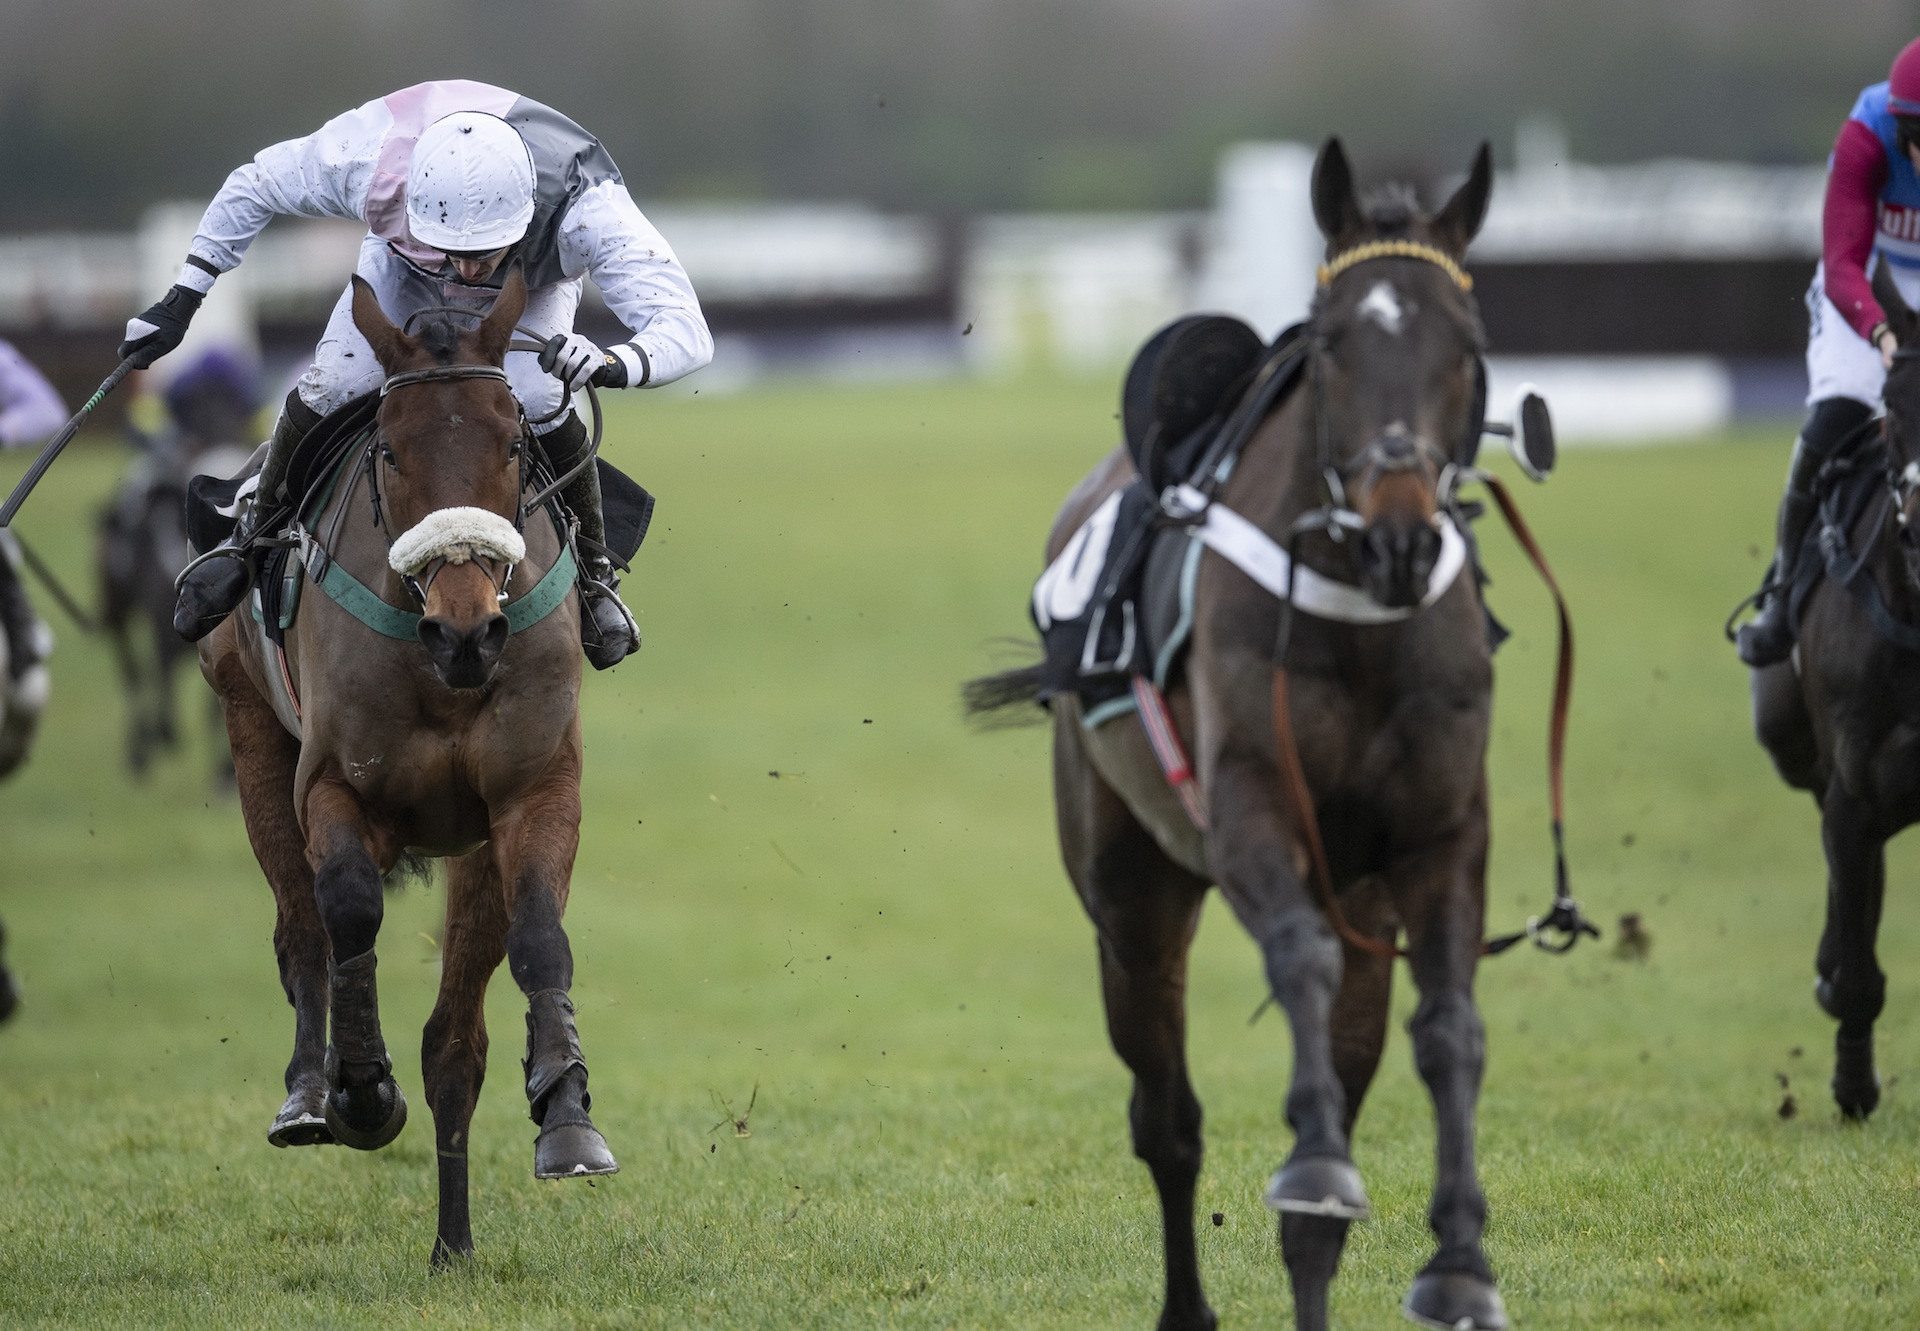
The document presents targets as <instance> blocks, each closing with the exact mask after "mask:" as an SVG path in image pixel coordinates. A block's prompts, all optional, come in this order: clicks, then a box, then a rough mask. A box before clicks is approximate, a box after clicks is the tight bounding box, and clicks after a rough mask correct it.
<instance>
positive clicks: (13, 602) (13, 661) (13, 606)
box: [0, 535, 53, 701]
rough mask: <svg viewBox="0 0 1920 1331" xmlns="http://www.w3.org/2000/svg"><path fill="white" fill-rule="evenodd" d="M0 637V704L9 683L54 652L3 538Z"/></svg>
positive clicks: (49, 633)
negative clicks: (3, 665) (1, 661)
mask: <svg viewBox="0 0 1920 1331" xmlns="http://www.w3.org/2000/svg"><path fill="white" fill-rule="evenodd" d="M0 637H4V638H5V640H6V648H7V670H6V675H4V676H0V701H4V700H5V698H6V693H7V683H8V679H9V678H11V679H20V678H22V677H23V676H24V675H25V674H26V673H27V671H29V670H31V669H32V668H33V667H34V666H36V665H38V664H40V662H42V661H44V660H46V659H47V654H48V653H49V652H51V651H52V650H53V630H51V629H49V628H48V627H47V626H46V623H45V622H44V621H42V620H41V618H40V616H38V615H36V614H35V613H34V612H33V602H32V601H30V600H28V599H27V586H26V583H25V582H23V581H22V580H21V577H20V560H19V558H18V556H17V555H16V554H15V552H14V549H13V547H12V545H11V537H10V536H6V535H0Z"/></svg>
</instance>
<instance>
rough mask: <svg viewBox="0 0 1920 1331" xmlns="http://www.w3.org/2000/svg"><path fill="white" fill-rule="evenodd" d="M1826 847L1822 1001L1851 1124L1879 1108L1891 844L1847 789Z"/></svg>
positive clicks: (1835, 807)
mask: <svg viewBox="0 0 1920 1331" xmlns="http://www.w3.org/2000/svg"><path fill="white" fill-rule="evenodd" d="M1821 815H1822V816H1821V820H1820V839H1821V841H1822V842H1823V843H1824V844H1825V846H1826V852H1827V872H1828V876H1827V925H1826V929H1825V930H1824V931H1823V932H1822V934H1821V936H1820V952H1819V956H1818V959H1817V961H1816V966H1817V968H1818V970H1819V973H1820V980H1819V983H1818V984H1817V985H1816V986H1815V990H1814V992H1815V994H1816V995H1817V996H1818V998H1819V1000H1820V1006H1821V1007H1822V1008H1824V1009H1825V1010H1826V1012H1827V1015H1828V1016H1830V1017H1833V1018H1835V1019H1836V1020H1838V1021H1839V1023H1840V1029H1839V1031H1838V1032H1837V1033H1836V1034H1835V1036H1834V1066H1833V1098H1834V1100H1835V1102H1836V1103H1838V1104H1839V1106H1840V1112H1841V1113H1842V1114H1845V1115H1846V1116H1847V1117H1848V1118H1850V1119H1864V1118H1866V1117H1867V1116H1868V1115H1869V1114H1871V1113H1872V1112H1873V1111H1874V1107H1875V1106H1877V1105H1878V1104H1879V1103H1880V1078H1879V1076H1878V1074H1876V1073H1875V1071H1874V1067H1873V1023H1874V1022H1875V1021H1876V1020H1877V1019H1878V1018H1879V1016H1880V1009H1881V1008H1882V1007H1883V1006H1884V1005H1885V1003H1886V997H1887V977H1886V974H1885V973H1884V972H1883V971H1882V970H1881V969H1880V961H1879V958H1878V957H1877V956H1876V955H1875V947H1874V944H1875V940H1876V939H1877V937H1878V935H1879V932H1880V906H1881V899H1882V897H1883V895H1884V892H1885V888H1886V874H1887V865H1886V838H1885V836H1884V835H1883V834H1882V833H1881V831H1880V830H1879V828H1878V826H1877V825H1876V821H1875V818H1874V812H1873V809H1872V807H1871V806H1869V805H1868V804H1866V803H1865V802H1863V801H1861V800H1858V799H1855V798H1854V797H1852V796H1851V795H1849V794H1848V793H1847V792H1846V791H1845V790H1844V789H1843V788H1842V787H1841V784H1840V782H1838V781H1835V782H1833V783H1832V784H1831V785H1830V786H1829V787H1828V788H1827V798H1826V800H1825V802H1824V807H1823V808H1822V810H1821Z"/></svg>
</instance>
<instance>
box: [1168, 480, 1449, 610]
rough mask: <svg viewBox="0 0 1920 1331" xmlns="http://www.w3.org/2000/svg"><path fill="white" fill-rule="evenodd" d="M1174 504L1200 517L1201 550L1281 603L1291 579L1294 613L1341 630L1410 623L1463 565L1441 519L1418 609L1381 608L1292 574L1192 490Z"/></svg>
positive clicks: (1266, 545)
mask: <svg viewBox="0 0 1920 1331" xmlns="http://www.w3.org/2000/svg"><path fill="white" fill-rule="evenodd" d="M1174 499H1175V501H1176V502H1177V503H1178V505H1179V506H1180V507H1181V508H1182V509H1184V510H1186V511H1187V512H1189V513H1203V514H1204V517H1203V518H1202V520H1201V521H1200V522H1199V523H1197V524H1196V525H1195V527H1194V536H1195V537H1196V539H1198V540H1199V541H1200V543H1201V544H1203V545H1205V546H1206V547H1207V548H1208V549H1210V550H1212V551H1213V552H1214V553H1215V554H1218V555H1219V556H1220V557H1221V558H1222V559H1224V560H1226V561H1227V562H1228V563H1229V564H1232V565H1233V566H1234V567H1235V568H1237V569H1239V570H1240V571H1241V572H1242V573H1244V574H1246V575H1247V576H1248V577H1249V578H1252V579H1253V580H1254V581H1255V582H1257V583H1259V584H1260V586H1262V587H1263V588H1265V589H1266V590H1267V591H1268V592H1270V593H1272V594H1273V595H1274V596H1276V597H1278V598H1279V599H1280V600H1283V601H1284V600H1286V599H1287V592H1288V585H1287V584H1288V581H1289V574H1292V579H1291V580H1292V584H1293V586H1292V592H1293V604H1294V607H1295V608H1296V609H1299V610H1304V611H1306V612H1307V613H1308V614H1310V615H1314V616H1316V617H1317V618H1320V619H1331V620H1336V621H1338V622H1340V623H1343V624H1392V623H1396V622H1398V621H1400V620H1403V619H1410V618H1412V617H1413V616H1414V615H1416V614H1418V613H1419V612H1420V611H1422V610H1424V609H1426V608H1427V607H1428V606H1430V605H1432V604H1433V603H1434V602H1435V601H1437V600H1439V599H1440V598H1441V597H1442V596H1444V595H1446V592H1447V589H1448V588H1449V587H1451V586H1453V581H1454V579H1455V578H1457V577H1459V576H1460V570H1461V569H1463V568H1465V567H1466V563H1467V543H1466V540H1465V539H1464V538H1463V537H1462V536H1461V535H1460V532H1459V530H1458V529H1457V528H1456V527H1455V526H1454V525H1453V521H1452V519H1450V518H1448V517H1446V516H1444V515H1442V516H1441V518H1440V519H1439V521H1438V523H1437V524H1436V525H1437V527H1438V529H1439V532H1440V557H1439V558H1438V559H1437V560H1435V561H1434V565H1433V573H1432V574H1431V575H1430V576H1429V577H1428V579H1427V591H1426V594H1425V595H1424V596H1422V597H1421V598H1420V604H1419V605H1417V606H1387V605H1381V604H1380V603H1379V602H1378V601H1376V600H1374V599H1373V598H1372V597H1371V596H1369V595H1367V594H1366V593H1365V592H1364V591H1362V590H1361V589H1360V588H1358V587H1355V586H1353V585H1351V584H1349V583H1345V582H1336V581H1335V580H1334V579H1332V578H1329V577H1327V576H1326V575H1325V574H1323V573H1317V572H1315V571H1314V570H1313V569H1311V568H1308V567H1307V566H1306V565H1305V564H1302V565H1301V566H1300V568H1299V570H1298V571H1297V572H1294V571H1293V570H1292V562H1293V561H1292V560H1291V559H1289V558H1288V557H1287V552H1286V551H1285V550H1283V549H1282V548H1281V547H1280V545H1279V543H1278V542H1276V541H1275V540H1274V539H1273V538H1272V537H1270V536H1268V535H1267V534H1266V533H1265V532H1263V531H1261V530H1260V528H1258V527H1256V526H1255V525H1254V524H1253V523H1251V522H1249V521H1247V519H1245V518H1243V517H1241V516H1240V515H1239V514H1238V513H1236V512H1234V511H1233V510H1232V509H1230V508H1228V507H1227V506H1226V505H1225V504H1222V503H1221V502H1220V501H1219V500H1217V499H1209V498H1208V497H1207V496H1206V495H1204V494H1202V493H1200V491H1198V490H1196V489H1194V488H1193V487H1192V486H1190V485H1183V486H1181V487H1179V488H1178V489H1177V490H1175V491H1174Z"/></svg>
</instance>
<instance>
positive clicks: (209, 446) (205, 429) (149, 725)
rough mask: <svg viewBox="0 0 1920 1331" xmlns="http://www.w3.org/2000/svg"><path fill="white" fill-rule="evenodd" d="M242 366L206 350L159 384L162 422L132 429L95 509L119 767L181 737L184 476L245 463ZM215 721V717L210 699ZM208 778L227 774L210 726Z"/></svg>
mask: <svg viewBox="0 0 1920 1331" xmlns="http://www.w3.org/2000/svg"><path fill="white" fill-rule="evenodd" d="M252 380H253V375H252V372H251V369H250V367H248V366H246V365H245V364H244V363H243V362H241V361H240V359H239V357H237V356H234V355H232V354H230V353H226V352H223V351H218V350H216V351H211V352H208V353H207V354H205V355H204V356H202V357H200V358H199V359H198V360H196V361H195V362H194V363H193V364H192V365H190V366H189V367H188V368H187V369H186V370H184V371H183V372H182V373H181V375H180V377H179V378H177V379H176V380H175V381H174V382H173V383H172V384H170V385H169V386H168V388H167V391H166V394H165V399H166V405H167V411H168V415H169V417H170V421H171V424H170V428H168V429H167V430H165V431H164V432H162V433H161V434H159V435H156V436H151V437H149V436H145V435H139V436H137V439H138V442H139V443H140V445H141V448H142V456H141V457H140V459H139V461H138V462H137V463H136V464H135V466H134V467H133V469H132V471H131V472H130V473H129V475H128V476H127V478H126V479H125V480H124V481H123V482H122V483H121V485H120V486H119V488H118V489H116V490H115V492H114V496H113V499H112V501H111V502H110V503H109V504H108V505H107V507H106V508H105V509H104V510H103V511H102V512H101V514H100V520H99V527H98V538H97V541H96V544H95V560H94V562H95V566H96V569H97V572H98V578H99V589H100V628H101V631H102V632H103V633H104V634H105V635H106V637H107V639H108V641H109V642H110V643H111V644H112V646H113V653H114V660H115V662H116V663H117V664H118V666H119V668H120V683H121V688H122V691H123V692H124V693H125V695H126V700H127V732H126V733H127V739H126V760H127V767H128V768H129V770H131V771H132V773H133V775H134V776H135V777H144V776H145V775H146V774H147V770H148V768H149V767H150V766H151V765H152V762H153V759H154V756H155V755H156V754H158V753H161V752H164V751H166V750H169V749H172V748H173V747H174V746H175V745H177V744H178V743H179V739H180V727H179V721H178V713H179V707H178V692H177V690H176V688H175V685H174V679H175V672H176V671H177V670H178V668H179V667H180V665H181V664H183V663H184V662H186V661H189V660H192V659H193V657H194V649H193V647H192V646H191V645H190V644H188V643H186V642H184V641H182V640H181V638H180V635H179V634H177V633H175V632H174V631H173V603H174V597H175V592H174V585H173V584H174V578H175V577H176V576H177V575H178V574H179V572H180V570H181V569H183V568H185V567H186V565H187V563H188V562H189V561H190V560H191V559H192V558H193V549H192V546H191V545H190V544H189V543H188V539H187V527H186V514H185V511H184V510H185V506H186V498H187V483H188V482H189V481H191V480H192V479H193V478H194V477H195V476H197V475H202V474H206V475H215V476H230V475H233V474H235V473H236V472H238V471H239V469H240V468H241V467H242V466H244V465H245V464H246V461H247V454H248V453H249V452H250V451H251V445H243V444H242V443H241V441H242V440H243V439H245V438H246V437H247V430H248V427H249V425H250V424H251V422H252V419H253V415H254V413H255V411H257V410H258V408H259V402H258V395H257V392H255V391H254V385H253V382H252ZM210 706H213V707H214V708H215V716H214V724H215V726H216V727H217V726H218V724H219V718H218V715H217V704H213V703H210ZM214 742H215V745H216V747H217V748H218V749H219V751H220V752H219V755H218V757H217V759H216V764H215V766H216V782H217V783H218V784H227V783H230V781H231V779H232V769H231V765H230V763H229V760H228V757H227V755H226V752H225V749H226V736H225V735H224V734H220V735H218V737H217V738H216V739H215V741H214Z"/></svg>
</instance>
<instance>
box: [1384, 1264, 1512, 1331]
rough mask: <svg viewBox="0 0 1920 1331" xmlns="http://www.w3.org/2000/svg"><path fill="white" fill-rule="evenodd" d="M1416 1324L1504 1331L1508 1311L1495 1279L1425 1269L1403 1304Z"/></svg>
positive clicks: (1454, 1330)
mask: <svg viewBox="0 0 1920 1331" xmlns="http://www.w3.org/2000/svg"><path fill="white" fill-rule="evenodd" d="M1400 1311H1401V1312H1403V1313H1405V1314H1406V1318H1407V1320H1408V1321H1409V1322H1412V1323H1414V1324H1415V1325H1417V1326H1433V1327H1444V1328H1446V1331H1504V1328H1505V1327H1506V1325H1507V1310H1506V1307H1505V1305H1503V1304H1502V1303H1501V1302H1500V1291H1499V1290H1497V1289H1495V1288H1494V1287H1493V1282H1492V1281H1490V1280H1483V1279H1482V1278H1481V1277H1479V1276H1476V1275H1468V1274H1467V1273H1466V1272H1465V1271H1423V1272H1422V1273H1421V1274H1419V1275H1417V1276H1415V1277H1414V1280H1413V1288H1412V1289H1410V1290H1408V1291H1407V1301H1406V1302H1405V1303H1403V1304H1401V1305H1400Z"/></svg>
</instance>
